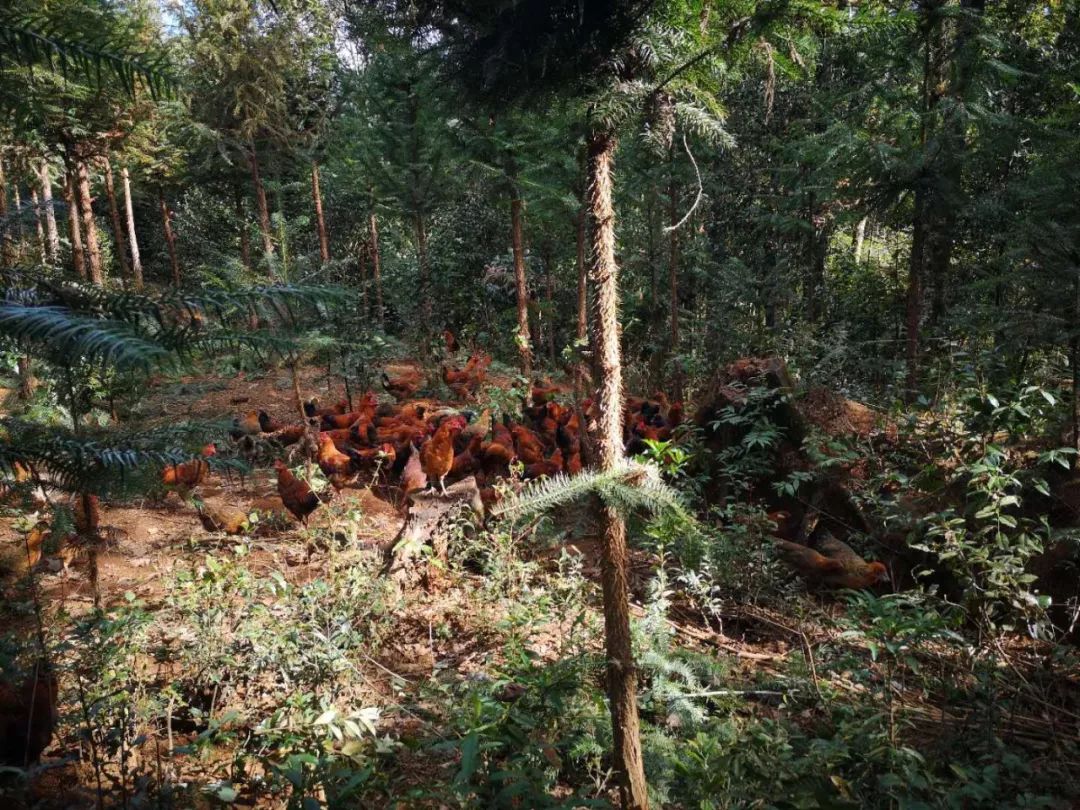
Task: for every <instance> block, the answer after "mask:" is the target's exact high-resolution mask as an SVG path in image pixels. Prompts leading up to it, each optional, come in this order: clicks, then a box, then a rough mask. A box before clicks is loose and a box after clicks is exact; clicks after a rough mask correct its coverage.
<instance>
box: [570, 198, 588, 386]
mask: <svg viewBox="0 0 1080 810" xmlns="http://www.w3.org/2000/svg"><path fill="white" fill-rule="evenodd" d="M586 220H587V214H586V210H585V206H582V207H581V210H580V211H579V212H578V215H577V222H576V223H575V224H576V230H577V331H576V333H575V337H576V338H577V351H578V352H583V351H585V350H586V348H587V347H588V344H589V276H588V265H587V264H586V263H585V223H586ZM587 375H588V367H587V366H586V364H585V363H584V362H579V363H578V365H577V369H576V371H575V372H574V393H575V395H576V397H577V398H578V399H579V400H580V398H581V392H582V391H583V390H584V388H585V379H586V376H587Z"/></svg>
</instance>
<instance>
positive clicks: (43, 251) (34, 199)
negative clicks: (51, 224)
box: [30, 186, 49, 264]
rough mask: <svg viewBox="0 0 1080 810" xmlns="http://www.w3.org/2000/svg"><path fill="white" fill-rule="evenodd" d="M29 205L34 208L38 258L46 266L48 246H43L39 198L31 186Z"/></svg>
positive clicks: (43, 232) (43, 235)
mask: <svg viewBox="0 0 1080 810" xmlns="http://www.w3.org/2000/svg"><path fill="white" fill-rule="evenodd" d="M30 204H31V205H33V206H34V231H35V235H36V236H37V244H38V257H39V258H40V259H41V263H42V264H48V263H49V253H48V246H47V245H46V244H45V226H44V224H42V221H41V197H39V196H38V190H37V189H36V188H34V187H33V186H31V187H30Z"/></svg>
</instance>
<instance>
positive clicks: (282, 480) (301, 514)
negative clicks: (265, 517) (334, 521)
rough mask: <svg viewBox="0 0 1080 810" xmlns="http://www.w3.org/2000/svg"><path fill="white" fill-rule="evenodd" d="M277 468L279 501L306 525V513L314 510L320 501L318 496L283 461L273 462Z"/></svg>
mask: <svg viewBox="0 0 1080 810" xmlns="http://www.w3.org/2000/svg"><path fill="white" fill-rule="evenodd" d="M274 469H275V470H277V489H278V495H280V496H281V502H282V503H283V504H285V508H286V509H288V510H289V511H290V512H291V513H292V514H293V516H294V517H295V518H296V519H297V520H299V521H300V522H301V523H303V524H305V525H307V519H308V515H310V514H311V513H312V512H314V511H315V510H316V509H317V508H318V506H319V504H320V503H321V501H320V500H319V496H318V495H316V494H315V493H314V492H312V491H311V487H309V486H308V484H307V482H306V481H301V480H300V479H299V478H297V477H296V476H295V475H293V472H292V470H290V469H289V468H288V467H287V466H285V462H284V461H281V460H280V459H279V460H278V461H275V462H274Z"/></svg>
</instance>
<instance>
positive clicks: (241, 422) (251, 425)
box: [229, 411, 263, 439]
mask: <svg viewBox="0 0 1080 810" xmlns="http://www.w3.org/2000/svg"><path fill="white" fill-rule="evenodd" d="M262 432H263V428H262V421H261V420H260V419H259V411H248V412H247V413H246V414H244V415H243V416H237V417H234V418H233V426H232V429H231V430H230V431H229V435H230V436H232V437H233V438H234V439H242V438H244V437H245V436H256V435H258V434H260V433H262Z"/></svg>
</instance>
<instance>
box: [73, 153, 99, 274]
mask: <svg viewBox="0 0 1080 810" xmlns="http://www.w3.org/2000/svg"><path fill="white" fill-rule="evenodd" d="M75 171H76V172H77V176H78V185H77V188H76V193H77V195H78V200H79V216H80V219H81V224H82V239H83V250H85V251H86V272H87V275H88V276H89V278H90V283H91V284H104V283H105V274H104V272H103V270H102V267H101V247H100V245H99V244H98V234H97V222H96V221H95V220H94V199H93V197H91V196H90V169H89V168H88V167H87V165H86V161H85V160H80V161H78V163H76V164H75Z"/></svg>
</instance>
